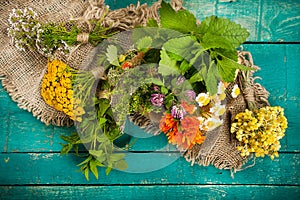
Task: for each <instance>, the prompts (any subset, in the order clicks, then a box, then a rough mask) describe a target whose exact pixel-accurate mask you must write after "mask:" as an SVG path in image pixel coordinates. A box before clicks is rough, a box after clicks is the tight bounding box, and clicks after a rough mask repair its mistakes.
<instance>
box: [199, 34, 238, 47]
mask: <svg viewBox="0 0 300 200" xmlns="http://www.w3.org/2000/svg"><path fill="white" fill-rule="evenodd" d="M201 41H202V42H201V44H202V46H203V47H204V48H205V49H206V50H207V49H212V48H223V49H233V48H235V47H234V46H233V44H232V43H231V42H230V41H228V40H227V39H226V38H224V37H223V36H219V35H214V34H211V33H206V34H205V35H204V36H203V37H202V40H201Z"/></svg>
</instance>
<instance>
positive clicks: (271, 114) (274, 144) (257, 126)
mask: <svg viewBox="0 0 300 200" xmlns="http://www.w3.org/2000/svg"><path fill="white" fill-rule="evenodd" d="M286 128H287V119H286V118H285V116H284V110H283V108H281V107H279V106H275V107H270V106H267V107H263V108H260V109H258V110H254V111H253V112H252V111H249V110H245V112H242V113H239V114H237V115H236V117H235V122H234V123H232V125H231V133H235V134H236V138H237V139H238V141H239V142H240V145H239V146H238V147H237V149H238V150H239V151H240V152H241V156H243V157H244V156H249V155H250V153H255V156H256V157H264V156H265V155H269V156H270V158H271V159H272V160H273V159H274V158H275V157H278V150H279V149H280V147H281V146H280V142H279V140H280V139H281V138H282V137H283V136H284V132H285V130H286Z"/></svg>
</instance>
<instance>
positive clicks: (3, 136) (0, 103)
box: [0, 83, 11, 152]
mask: <svg viewBox="0 0 300 200" xmlns="http://www.w3.org/2000/svg"><path fill="white" fill-rule="evenodd" d="M9 102H11V100H10V99H9V97H8V94H7V92H6V91H5V90H4V88H3V87H2V85H1V83H0V113H1V114H0V152H6V151H7V141H8V127H9V117H10V111H9V110H8V109H7V108H8V105H9Z"/></svg>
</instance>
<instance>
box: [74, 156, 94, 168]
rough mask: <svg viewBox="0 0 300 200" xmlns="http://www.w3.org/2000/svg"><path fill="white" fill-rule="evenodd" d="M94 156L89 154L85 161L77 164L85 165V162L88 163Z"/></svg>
mask: <svg viewBox="0 0 300 200" xmlns="http://www.w3.org/2000/svg"><path fill="white" fill-rule="evenodd" d="M92 158H93V156H91V155H90V156H89V157H88V158H87V159H85V160H84V161H83V162H81V163H79V164H77V166H81V165H84V164H86V163H88V162H89V161H90V160H91V159H92Z"/></svg>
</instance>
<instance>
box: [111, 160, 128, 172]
mask: <svg viewBox="0 0 300 200" xmlns="http://www.w3.org/2000/svg"><path fill="white" fill-rule="evenodd" d="M114 167H115V168H116V169H118V170H125V169H127V168H128V164H127V162H126V161H125V160H119V161H118V162H116V163H114Z"/></svg>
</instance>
